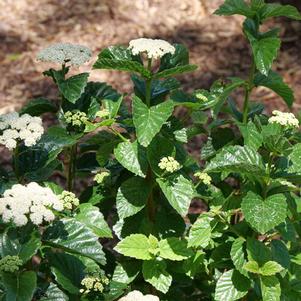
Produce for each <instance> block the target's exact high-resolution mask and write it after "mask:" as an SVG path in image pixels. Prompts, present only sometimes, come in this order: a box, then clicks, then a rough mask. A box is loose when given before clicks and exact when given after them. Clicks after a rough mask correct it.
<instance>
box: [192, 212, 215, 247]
mask: <svg viewBox="0 0 301 301" xmlns="http://www.w3.org/2000/svg"><path fill="white" fill-rule="evenodd" d="M211 220H212V218H210V217H209V216H208V215H205V214H201V215H200V216H199V217H198V219H197V220H196V221H195V222H194V224H193V225H192V226H191V228H190V230H189V236H188V247H201V248H206V247H207V246H208V244H209V242H210V239H211V230H212V229H211V225H210V221H211Z"/></svg>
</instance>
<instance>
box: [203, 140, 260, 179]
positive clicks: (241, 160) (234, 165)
mask: <svg viewBox="0 0 301 301" xmlns="http://www.w3.org/2000/svg"><path fill="white" fill-rule="evenodd" d="M205 170H206V172H233V173H241V174H245V175H247V176H249V177H254V176H255V177H260V176H264V175H265V167H264V165H263V161H262V158H261V156H260V155H259V153H257V152H256V151H255V150H254V149H253V148H250V147H248V146H246V145H245V146H240V145H234V146H228V147H224V148H223V149H222V150H221V151H220V152H219V153H218V154H217V155H216V156H215V157H214V158H213V159H212V160H211V161H210V162H209V164H208V165H207V167H206V169H205Z"/></svg>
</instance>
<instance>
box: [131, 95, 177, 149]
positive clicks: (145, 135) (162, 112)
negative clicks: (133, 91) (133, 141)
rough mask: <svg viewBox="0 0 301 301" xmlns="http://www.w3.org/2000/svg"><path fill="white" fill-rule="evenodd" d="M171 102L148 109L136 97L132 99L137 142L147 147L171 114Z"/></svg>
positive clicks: (172, 106)
mask: <svg viewBox="0 0 301 301" xmlns="http://www.w3.org/2000/svg"><path fill="white" fill-rule="evenodd" d="M173 108H174V105H173V102H172V101H170V100H168V101H165V102H162V103H160V104H158V105H156V106H153V107H151V108H148V107H147V106H146V105H145V104H144V103H143V102H142V100H141V99H139V98H138V97H137V96H134V98H133V121H134V125H135V128H136V133H137V137H138V141H139V143H140V144H141V145H143V146H145V147H147V146H148V145H149V144H150V143H151V141H152V140H153V138H154V137H155V136H156V134H158V133H159V131H160V129H161V127H162V126H163V124H164V123H165V122H166V121H167V119H168V118H169V117H170V116H171V114H172V112H173Z"/></svg>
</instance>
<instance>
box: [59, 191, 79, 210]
mask: <svg viewBox="0 0 301 301" xmlns="http://www.w3.org/2000/svg"><path fill="white" fill-rule="evenodd" d="M59 199H60V200H61V202H62V203H63V206H64V209H67V210H72V209H73V208H76V207H77V206H78V205H79V199H78V198H77V197H76V195H75V194H74V193H73V192H71V191H66V190H65V191H63V192H62V193H61V194H60V195H59Z"/></svg>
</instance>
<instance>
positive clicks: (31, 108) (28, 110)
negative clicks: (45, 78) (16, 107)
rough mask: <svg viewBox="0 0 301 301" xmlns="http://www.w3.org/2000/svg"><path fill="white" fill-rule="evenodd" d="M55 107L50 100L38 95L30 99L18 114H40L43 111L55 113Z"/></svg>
mask: <svg viewBox="0 0 301 301" xmlns="http://www.w3.org/2000/svg"><path fill="white" fill-rule="evenodd" d="M56 111H57V107H56V106H55V105H54V104H53V102H52V101H50V100H48V99H46V98H43V97H40V98H36V99H32V100H30V101H29V102H28V103H27V104H26V105H25V106H24V107H23V108H22V109H21V110H20V114H22V115H23V114H29V115H31V116H40V115H42V114H43V113H47V112H51V113H56Z"/></svg>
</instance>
